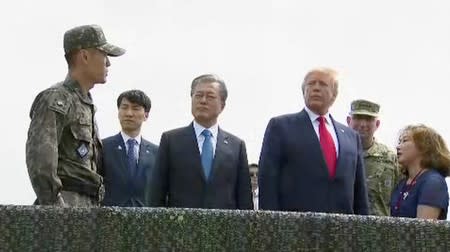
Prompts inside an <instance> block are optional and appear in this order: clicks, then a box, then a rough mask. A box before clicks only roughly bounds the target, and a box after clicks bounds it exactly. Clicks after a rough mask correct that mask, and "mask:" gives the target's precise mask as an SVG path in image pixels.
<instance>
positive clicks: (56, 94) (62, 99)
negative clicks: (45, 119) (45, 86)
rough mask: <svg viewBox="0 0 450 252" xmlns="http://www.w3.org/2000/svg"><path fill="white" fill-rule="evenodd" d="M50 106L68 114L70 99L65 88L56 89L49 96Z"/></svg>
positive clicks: (54, 109)
mask: <svg viewBox="0 0 450 252" xmlns="http://www.w3.org/2000/svg"><path fill="white" fill-rule="evenodd" d="M48 100H49V103H48V108H49V109H50V110H53V111H55V112H57V113H60V114H63V115H66V114H67V112H68V111H69V107H70V101H69V100H68V99H67V95H66V94H65V93H64V91H63V90H58V89H55V90H54V91H53V92H52V93H51V94H49V97H48Z"/></svg>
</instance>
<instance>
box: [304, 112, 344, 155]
mask: <svg viewBox="0 0 450 252" xmlns="http://www.w3.org/2000/svg"><path fill="white" fill-rule="evenodd" d="M305 110H306V113H308V116H309V119H310V120H311V123H312V125H313V127H314V131H315V132H316V135H317V139H319V142H320V134H319V124H320V122H319V120H317V118H319V117H320V115H318V114H316V113H314V112H312V111H311V110H310V109H309V108H308V107H306V106H305ZM323 117H325V121H326V123H325V126H326V127H327V130H328V132H330V134H331V137H332V138H333V142H334V146H335V148H336V157H337V156H339V142H338V138H337V134H336V130H335V129H334V125H333V123H332V121H331V117H330V113H326V114H325V115H323Z"/></svg>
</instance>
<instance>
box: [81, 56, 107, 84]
mask: <svg viewBox="0 0 450 252" xmlns="http://www.w3.org/2000/svg"><path fill="white" fill-rule="evenodd" d="M85 51H86V69H87V70H86V72H87V74H88V75H89V78H90V79H91V80H92V81H93V83H106V76H108V67H109V66H110V65H111V63H110V62H109V58H108V55H107V54H106V53H105V52H103V51H100V50H98V49H92V48H91V49H87V50H85Z"/></svg>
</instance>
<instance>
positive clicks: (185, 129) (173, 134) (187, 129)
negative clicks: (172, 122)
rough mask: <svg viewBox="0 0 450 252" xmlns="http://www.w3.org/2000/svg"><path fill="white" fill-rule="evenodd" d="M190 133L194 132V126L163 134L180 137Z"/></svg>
mask: <svg viewBox="0 0 450 252" xmlns="http://www.w3.org/2000/svg"><path fill="white" fill-rule="evenodd" d="M189 132H194V128H193V127H192V125H189V126H184V127H179V128H175V129H171V130H168V131H165V132H164V133H163V135H166V136H178V135H182V134H186V133H189Z"/></svg>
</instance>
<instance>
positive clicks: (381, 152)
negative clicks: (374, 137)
mask: <svg viewBox="0 0 450 252" xmlns="http://www.w3.org/2000/svg"><path fill="white" fill-rule="evenodd" d="M367 153H368V154H369V155H370V156H383V157H388V158H395V153H394V151H392V150H391V149H390V148H389V147H388V146H387V145H385V144H383V143H380V142H378V141H374V143H373V145H372V147H370V149H369V150H368V151H367Z"/></svg>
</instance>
